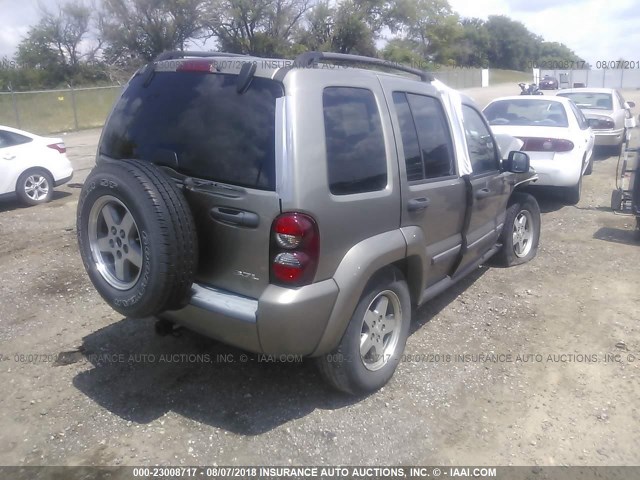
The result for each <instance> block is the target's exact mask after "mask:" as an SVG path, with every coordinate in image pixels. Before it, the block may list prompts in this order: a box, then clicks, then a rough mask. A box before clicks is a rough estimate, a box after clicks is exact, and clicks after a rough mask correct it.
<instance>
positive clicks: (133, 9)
mask: <svg viewBox="0 0 640 480" xmlns="http://www.w3.org/2000/svg"><path fill="white" fill-rule="evenodd" d="M102 3H103V7H102V10H101V14H100V30H101V36H102V39H103V40H104V42H105V43H106V47H105V51H104V55H105V58H106V59H107V61H108V62H109V63H119V64H127V63H136V62H140V60H151V59H153V58H154V57H155V56H157V55H159V54H160V53H162V52H163V51H165V50H183V49H184V47H185V44H186V43H187V41H188V40H190V39H192V38H194V37H195V36H197V35H198V33H199V32H200V30H201V29H202V24H201V18H202V17H203V15H204V13H205V11H204V0H102Z"/></svg>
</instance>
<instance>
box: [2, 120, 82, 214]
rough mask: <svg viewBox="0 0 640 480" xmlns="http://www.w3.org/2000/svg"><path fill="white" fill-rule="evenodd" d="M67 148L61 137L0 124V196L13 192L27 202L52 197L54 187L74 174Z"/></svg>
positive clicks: (35, 202) (33, 202) (44, 200)
mask: <svg viewBox="0 0 640 480" xmlns="http://www.w3.org/2000/svg"><path fill="white" fill-rule="evenodd" d="M66 151H67V149H66V147H65V145H64V142H63V141H62V140H61V139H60V138H50V137H40V136H38V135H34V134H32V133H28V132H25V131H22V130H18V129H16V128H11V127H4V126H2V125H0V196H4V195H12V194H14V193H15V194H16V195H17V196H18V199H19V200H20V201H21V202H22V203H25V204H27V205H37V204H39V203H44V202H48V201H49V200H51V196H52V195H53V189H54V187H57V186H59V185H62V184H64V183H66V182H68V181H69V180H71V177H72V176H73V168H72V167H71V162H70V161H69V159H68V158H67V154H66Z"/></svg>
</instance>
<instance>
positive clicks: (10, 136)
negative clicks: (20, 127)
mask: <svg viewBox="0 0 640 480" xmlns="http://www.w3.org/2000/svg"><path fill="white" fill-rule="evenodd" d="M31 141H32V140H31V139H30V138H29V137H25V136H24V135H20V134H18V133H13V132H7V131H6V130H0V148H4V147H13V146H15V145H22V144H24V143H29V142H31Z"/></svg>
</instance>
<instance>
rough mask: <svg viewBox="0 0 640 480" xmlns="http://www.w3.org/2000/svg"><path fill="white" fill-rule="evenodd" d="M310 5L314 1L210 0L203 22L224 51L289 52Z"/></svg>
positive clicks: (268, 54)
mask: <svg viewBox="0 0 640 480" xmlns="http://www.w3.org/2000/svg"><path fill="white" fill-rule="evenodd" d="M310 7H311V2H310V0H256V1H253V0H207V1H206V2H205V7H204V12H205V13H204V17H203V25H204V28H205V30H206V31H207V35H208V37H214V38H216V39H217V41H218V43H219V45H220V49H221V50H223V51H228V52H235V53H248V54H252V55H261V56H280V55H287V54H288V53H289V50H290V49H291V48H292V47H293V45H292V42H291V40H292V37H293V35H294V32H295V31H296V28H297V26H298V25H299V23H300V22H301V21H302V19H303V17H304V15H305V14H306V13H307V11H308V10H309V8H310Z"/></svg>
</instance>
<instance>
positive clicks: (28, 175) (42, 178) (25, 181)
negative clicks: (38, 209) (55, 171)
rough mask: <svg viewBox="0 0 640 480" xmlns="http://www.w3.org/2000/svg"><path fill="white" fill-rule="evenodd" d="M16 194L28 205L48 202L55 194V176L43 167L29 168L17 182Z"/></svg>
mask: <svg viewBox="0 0 640 480" xmlns="http://www.w3.org/2000/svg"><path fill="white" fill-rule="evenodd" d="M16 195H17V196H18V199H19V200H20V201H21V202H22V203H24V204H26V205H38V204H40V203H46V202H48V201H49V200H51V196H52V195H53V178H52V177H51V175H50V174H49V172H47V171H45V170H42V169H37V170H28V171H26V172H24V173H23V174H22V175H20V178H18V181H17V182H16Z"/></svg>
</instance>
